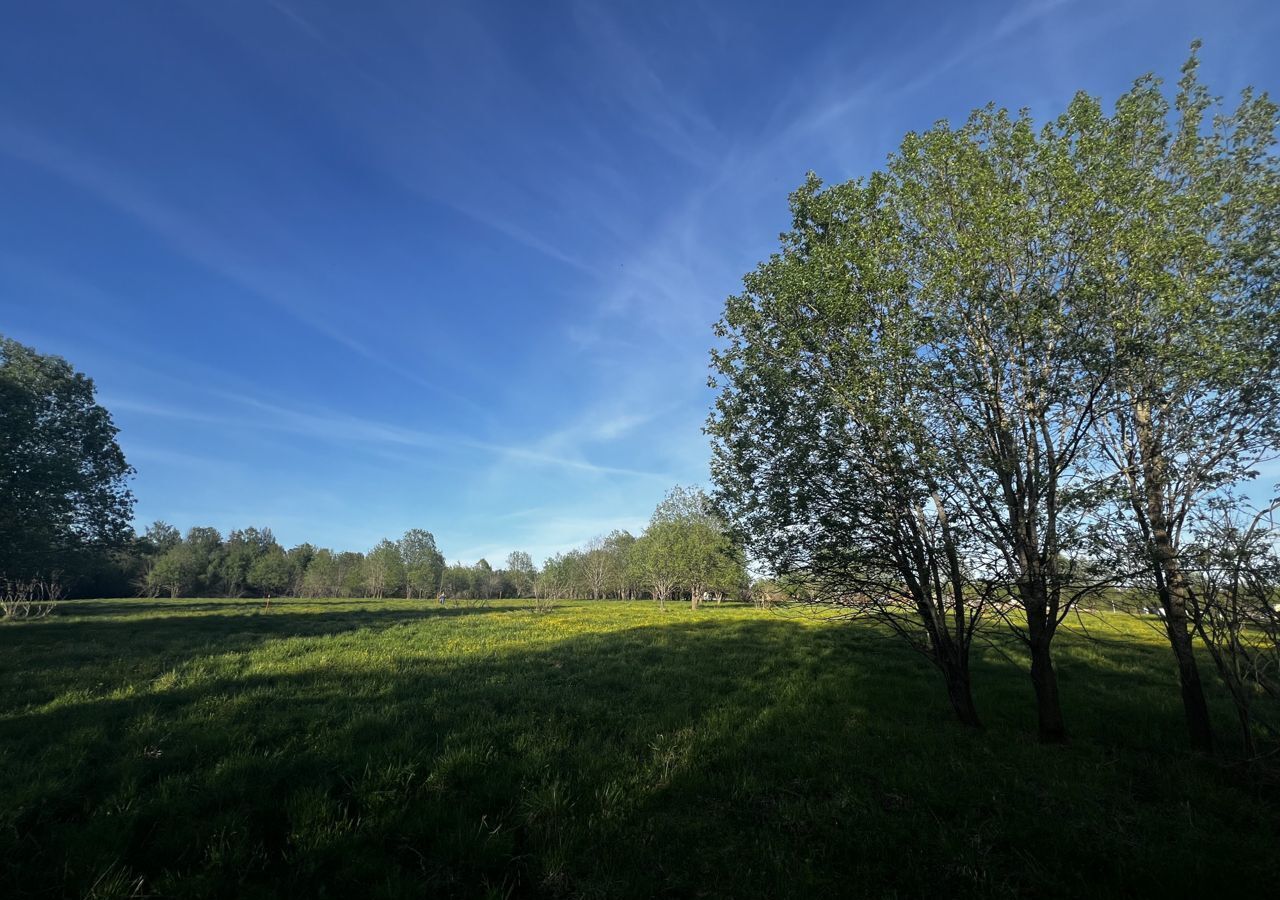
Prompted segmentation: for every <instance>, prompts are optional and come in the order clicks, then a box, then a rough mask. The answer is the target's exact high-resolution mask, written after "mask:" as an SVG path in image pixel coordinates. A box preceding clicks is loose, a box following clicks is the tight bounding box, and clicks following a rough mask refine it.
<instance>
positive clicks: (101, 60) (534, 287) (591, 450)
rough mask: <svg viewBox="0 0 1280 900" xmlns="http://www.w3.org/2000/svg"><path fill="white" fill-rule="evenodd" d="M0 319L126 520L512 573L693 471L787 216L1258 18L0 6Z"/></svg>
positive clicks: (1240, 59) (930, 10) (1216, 67)
mask: <svg viewBox="0 0 1280 900" xmlns="http://www.w3.org/2000/svg"><path fill="white" fill-rule="evenodd" d="M0 10H2V12H0V21H2V22H3V27H2V28H0V203H2V206H0V208H2V209H3V212H2V213H0V332H4V333H6V334H8V335H10V336H12V337H15V338H17V339H19V340H22V341H24V342H26V343H30V344H33V345H35V346H36V347H37V348H39V349H40V350H42V351H44V352H52V353H57V354H60V355H63V356H65V357H67V358H68V359H69V360H71V361H72V362H73V363H74V364H75V365H76V366H77V367H78V368H79V369H81V370H82V371H85V372H87V373H88V374H90V375H91V376H93V377H94V379H95V380H96V382H97V384H98V388H99V394H100V398H101V400H102V401H103V402H104V403H105V404H106V405H107V406H108V408H109V409H111V410H112V412H113V414H114V416H115V419H116V422H117V424H118V425H119V426H120V429H121V434H120V440H121V444H122V446H123V447H124V449H125V452H126V454H127V456H128V458H129V460H130V461H131V462H132V463H133V464H134V465H135V466H136V467H137V469H138V476H137V479H136V481H135V484H134V487H135V492H136V494H137V497H138V504H137V517H138V520H139V523H140V524H145V523H147V522H150V521H151V520H154V519H157V518H163V519H165V520H167V521H169V522H171V523H173V524H175V525H178V526H179V527H181V528H183V529H184V530H185V529H186V528H188V527H190V526H192V525H197V524H211V525H214V526H217V527H219V528H221V529H222V530H223V531H224V532H225V531H226V530H228V529H230V528H233V527H241V526H246V525H250V524H254V525H268V526H270V527H271V528H272V529H273V530H274V531H275V533H276V535H277V537H279V538H280V539H281V541H282V542H283V543H285V544H286V545H290V544H294V543H298V542H301V541H304V540H310V541H312V542H313V543H318V544H322V545H326V546H332V547H336V548H340V549H366V548H368V547H369V546H371V545H372V544H373V543H375V542H376V541H377V540H378V539H379V538H381V537H383V536H389V537H395V536H398V535H399V534H400V533H402V532H403V531H405V530H406V529H408V528H411V527H425V528H428V529H430V530H431V531H433V532H434V533H435V535H436V537H437V540H438V541H439V543H440V545H441V548H442V549H443V550H444V552H445V553H446V555H447V556H448V557H449V558H450V559H462V560H465V561H473V560H475V559H476V558H478V557H480V556H485V557H487V558H489V559H490V560H491V561H495V562H496V561H498V560H501V559H503V558H504V557H505V555H506V553H507V552H508V551H509V550H513V549H525V550H528V551H530V552H531V553H533V555H534V557H535V560H540V559H541V558H542V557H544V556H545V555H547V554H549V553H551V552H554V551H556V550H560V549H565V548H566V547H568V546H571V545H575V544H578V543H580V542H582V541H584V540H585V539H587V538H589V537H591V536H593V535H595V534H598V533H601V532H604V531H607V530H609V529H611V528H613V527H628V528H631V529H632V530H635V531H638V530H640V529H641V528H642V527H643V525H644V522H645V521H646V520H647V518H648V514H649V512H650V511H651V510H652V508H653V506H654V504H655V503H656V502H657V501H658V500H659V499H660V497H661V496H662V494H663V492H664V491H665V490H666V489H667V488H668V487H670V486H671V485H673V484H676V483H686V484H688V483H703V482H705V480H706V478H707V459H708V449H707V444H706V440H705V438H704V437H703V435H702V434H701V431H700V429H701V425H702V422H703V420H704V418H705V416H706V411H707V407H708V405H709V403H710V399H711V397H710V392H709V390H708V389H707V388H706V386H705V382H706V376H707V350H708V348H709V346H710V345H711V342H712V335H711V332H710V325H711V323H712V322H713V321H714V320H715V319H716V318H717V316H718V313H719V309H720V306H721V304H722V302H723V299H724V297H725V296H726V295H728V294H730V293H732V292H733V291H735V289H736V288H737V285H738V283H739V280H740V278H741V276H742V274H743V273H744V272H746V271H748V270H749V269H750V268H752V267H753V266H754V265H755V263H756V262H758V261H759V260H760V259H762V258H764V257H765V256H767V255H768V254H769V253H770V252H771V251H772V249H773V248H774V247H775V245H776V242H777V235H778V232H779V231H781V230H782V229H783V228H784V227H786V224H787V210H786V197H787V194H788V193H789V192H790V191H791V190H792V189H793V188H795V187H796V186H797V185H798V184H799V183H800V182H801V181H802V179H803V177H804V173H805V172H806V171H808V170H814V171H816V172H817V173H818V174H819V175H820V176H822V177H823V178H824V179H825V180H827V181H835V180H842V179H845V178H849V177H852V176H855V175H861V174H865V173H866V172H868V171H870V170H871V169H873V168H875V167H876V166H878V165H879V164H880V163H881V162H882V161H883V159H884V157H885V156H886V155H887V154H888V153H889V152H890V151H891V150H892V149H893V148H894V147H895V146H896V145H897V144H898V142H899V141H900V140H901V137H902V135H903V133H904V132H906V131H908V130H911V129H921V128H925V127H928V126H929V124H931V123H932V122H934V121H935V120H938V119H941V118H949V119H953V120H955V119H959V118H962V117H963V116H964V115H965V114H966V113H967V112H968V110H970V109H971V108H973V107H975V106H979V105H982V104H984V103H986V102H987V101H991V100H995V101H996V102H998V103H1000V104H1002V105H1006V106H1009V107H1011V108H1016V107H1021V106H1029V107H1031V108H1032V110H1033V111H1034V112H1036V113H1037V114H1039V115H1041V116H1044V115H1047V114H1054V113H1056V112H1058V111H1060V109H1061V108H1062V106H1063V105H1064V104H1065V103H1066V101H1067V100H1068V99H1069V98H1070V96H1071V94H1072V93H1073V92H1074V91H1075V90H1077V89H1084V90H1087V91H1089V92H1091V93H1094V94H1099V95H1102V96H1103V97H1104V98H1106V99H1108V100H1110V99H1111V98H1113V97H1114V96H1115V95H1116V94H1117V93H1119V92H1120V91H1122V90H1123V89H1124V88H1125V87H1127V86H1128V84H1129V83H1130V82H1131V81H1132V79H1133V78H1134V77H1135V76H1137V75H1139V74H1141V73H1142V72H1144V71H1148V70H1155V71H1157V72H1159V73H1161V74H1163V75H1165V76H1166V77H1168V78H1170V79H1174V78H1176V75H1177V69H1178V66H1179V64H1180V63H1181V61H1182V60H1183V59H1184V57H1185V55H1186V48H1187V45H1188V43H1189V42H1190V41H1191V39H1192V38H1193V37H1196V36H1199V37H1202V38H1203V39H1204V40H1205V42H1206V45H1205V49H1204V51H1203V54H1202V57H1203V60H1204V65H1203V74H1204V77H1205V79H1206V81H1207V82H1208V83H1209V85H1210V87H1211V88H1212V89H1213V90H1215V91H1216V92H1219V93H1225V94H1233V93H1235V92H1236V91H1238V90H1239V88H1240V87H1242V86H1243V85H1245V84H1249V83H1253V84H1256V85H1257V86H1258V87H1260V88H1264V89H1268V90H1271V91H1273V92H1276V91H1278V90H1280V53H1277V52H1276V49H1275V48H1276V46H1277V44H1278V43H1280V4H1277V3H1274V2H1253V3H1249V2H1216V3H1210V2H1202V3H1184V2H1154V0H1152V2H1086V0H1080V2H1073V0H1062V2H1054V0H1049V2H1030V3H1022V2H1012V0H1004V2H991V3H913V2H908V0H897V2H892V3H884V4H873V3H830V4H823V3H806V2H788V3H772V4H752V3H746V2H742V3H720V4H716V3H711V2H696V0H693V2H690V0H686V2H680V3H669V4H668V3H653V2H649V3H604V2H596V3H553V2H548V3H516V2H511V3H497V2H490V3H479V2H475V3H457V4H440V3H429V2H383V0H371V2H364V3H358V4H356V3H348V2H337V0H333V2H305V0H219V2H216V3H211V2H205V0H185V2H184V0H168V2H161V0H119V2H111V3H93V2H87V0H80V2H56V0H41V2H39V3H20V2H16V0H14V2H7V3H2V4H0Z"/></svg>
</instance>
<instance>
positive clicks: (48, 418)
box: [0, 336, 133, 578]
mask: <svg viewBox="0 0 1280 900" xmlns="http://www.w3.org/2000/svg"><path fill="white" fill-rule="evenodd" d="M116 434H117V429H116V427H115V424H114V423H113V422H112V421H111V415H110V413H108V412H107V410H105V409H104V408H103V407H102V406H100V405H99V404H98V402H97V400H96V399H95V391H94V384H93V381H92V380H91V379H90V378H88V377H86V376H85V375H82V374H81V373H79V372H77V371H75V370H74V369H73V368H72V367H71V365H70V364H69V363H67V362H66V360H63V359H61V358H59V357H56V356H46V355H43V354H40V353H38V352H36V351H35V350H34V349H32V348H31V347H27V346H25V345H23V344H20V343H18V342H17V341H14V340H10V339H9V338H5V337H2V336H0V460H3V463H2V464H0V574H2V575H5V576H8V577H13V578H26V577H30V576H32V575H36V574H44V575H50V574H52V573H53V572H54V571H55V570H62V571H64V572H65V571H67V570H69V569H73V568H74V567H76V566H77V564H78V561H79V559H80V558H81V557H82V555H83V554H84V553H85V552H92V551H97V550H102V549H106V548H112V547H119V546H123V545H124V544H125V543H126V542H127V541H129V540H130V539H131V538H132V530H131V529H130V526H129V521H130V518H131V517H132V513H133V495H132V493H130V491H129V488H128V479H129V476H130V475H131V474H132V473H133V469H132V468H131V467H130V466H129V464H128V463H127V462H126V461H125V458H124V453H123V452H121V450H120V445H119V444H118V443H117V442H116Z"/></svg>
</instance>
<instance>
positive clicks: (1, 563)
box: [0, 338, 749, 615]
mask: <svg viewBox="0 0 1280 900" xmlns="http://www.w3.org/2000/svg"><path fill="white" fill-rule="evenodd" d="M0 401H3V402H2V403H0V451H3V460H4V465H3V466H2V467H0V588H3V590H0V615H11V614H19V613H21V614H30V613H31V611H33V610H34V611H39V613H41V614H43V613H45V612H47V611H48V610H49V609H50V608H51V604H52V602H54V601H56V600H57V599H58V598H59V597H62V596H66V595H68V594H69V595H73V596H123V595H128V594H138V595H144V596H150V597H159V596H164V597H170V598H178V597H196V596H200V597H279V596H295V597H372V598H383V597H405V598H407V599H413V598H415V597H436V596H437V595H439V594H444V595H445V596H447V597H449V598H451V599H466V600H488V599H499V598H510V597H530V596H535V595H536V596H537V597H539V598H547V599H561V598H568V597H580V598H592V599H603V598H608V597H614V598H621V599H639V598H653V599H656V600H657V601H658V602H659V603H662V604H664V605H665V604H666V602H667V601H668V600H677V599H687V600H689V602H690V603H691V604H692V605H694V606H695V607H696V606H697V605H698V604H699V602H700V601H701V600H702V598H703V597H704V596H705V597H707V598H713V597H714V598H715V599H716V600H717V601H719V600H722V599H723V598H724V597H726V596H734V597H739V596H745V595H746V594H747V592H748V590H749V581H748V577H747V574H746V566H745V559H744V555H743V552H742V549H741V547H740V546H739V545H738V544H736V543H734V541H733V540H732V539H731V537H730V536H729V532H728V529H727V527H726V525H725V523H724V522H723V520H722V519H721V518H720V516H719V515H718V513H716V511H715V510H714V509H713V508H712V505H711V502H710V500H709V499H708V497H707V495H706V494H705V493H703V492H702V491H701V490H699V489H696V488H683V487H677V488H675V489H673V490H672V491H671V492H670V493H669V494H668V495H667V496H666V497H665V498H664V499H663V501H662V502H661V503H660V504H659V505H658V507H657V509H655V510H654V513H653V516H652V519H651V521H650V523H649V526H648V527H647V528H646V529H645V531H644V533H643V534H642V535H640V536H639V537H635V536H633V535H631V534H629V533H628V532H625V531H615V532H612V533H611V534H609V535H607V536H604V537H600V538H595V539H593V540H591V541H590V542H588V543H587V545H586V546H585V547H582V548H580V549H577V550H571V551H569V552H567V553H561V554H557V555H555V556H553V557H552V558H550V559H548V560H546V561H545V563H544V564H543V566H542V568H541V569H539V568H538V567H537V566H536V565H535V564H534V562H533V560H532V559H531V558H530V556H529V554H528V553H525V552H523V551H514V552H512V553H510V554H509V555H508V556H507V558H506V560H505V562H504V563H503V564H502V565H501V566H500V567H496V568H495V567H494V566H493V565H492V564H490V563H489V561H488V560H485V559H481V560H478V561H477V562H476V563H474V564H471V565H465V564H463V563H460V562H455V563H452V564H448V563H446V561H445V557H444V554H443V553H442V552H441V551H440V549H439V547H438V546H437V545H436V540H435V537H434V535H432V534H431V532H429V531H426V530H424V529H421V528H415V529H411V530H410V531H407V532H406V533H405V534H404V535H403V536H402V537H401V538H400V539H399V540H395V541H393V540H390V539H383V540H381V541H379V542H378V543H377V544H376V545H375V546H374V547H371V548H369V549H368V550H367V551H364V552H355V551H338V550H331V549H328V548H325V547H317V546H314V545H312V544H309V543H304V544H300V545H298V546H296V547H292V548H289V549H285V548H284V547H283V546H281V544H280V543H279V542H278V541H277V540H276V538H275V535H274V534H272V532H271V529H270V528H257V527H249V528H243V529H237V530H233V531H231V532H230V533H229V534H227V535H225V536H224V535H223V534H222V533H221V532H220V531H219V530H218V529H216V528H211V527H207V526H197V527H193V528H190V529H188V530H187V532H186V534H185V535H184V534H183V533H182V532H181V531H179V529H177V528H176V527H174V526H173V525H170V524H168V523H166V522H155V523H154V524H152V525H151V526H150V527H148V528H147V529H146V530H145V532H144V533H142V534H141V535H138V534H135V533H134V530H133V528H132V527H131V526H130V524H129V520H130V518H131V517H132V511H133V495H132V494H131V493H130V491H129V489H128V485H127V480H128V478H129V476H130V475H132V473H133V470H132V468H131V467H130V466H129V465H128V464H127V463H126V462H125V459H124V454H123V453H121V451H120V448H119V446H118V444H117V443H116V439H115V438H116V428H115V425H114V424H113V423H112V421H111V416H110V414H109V413H108V412H107V410H105V409H103V408H102V407H101V406H100V405H98V403H97V402H96V400H95V397H94V386H93V382H92V380H90V379H89V378H87V377H85V376H84V375H82V374H80V373H78V372H76V371H75V370H74V369H72V368H71V366H70V365H69V364H68V363H67V362H66V361H65V360H62V359H59V358H57V357H51V356H45V355H42V354H40V353H38V352H36V351H35V350H33V349H32V348H30V347H26V346H24V345H22V344H19V343H17V342H16V341H12V340H9V339H6V338H0Z"/></svg>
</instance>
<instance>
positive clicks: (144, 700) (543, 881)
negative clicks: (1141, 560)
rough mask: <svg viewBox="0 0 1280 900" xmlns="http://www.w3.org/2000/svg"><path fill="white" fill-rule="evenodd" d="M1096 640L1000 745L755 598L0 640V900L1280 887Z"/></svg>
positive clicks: (1157, 685) (998, 714) (1254, 826)
mask: <svg viewBox="0 0 1280 900" xmlns="http://www.w3.org/2000/svg"><path fill="white" fill-rule="evenodd" d="M1098 628H1099V630H1100V631H1101V632H1104V633H1106V636H1107V637H1109V638H1116V637H1118V636H1120V635H1119V632H1122V631H1123V632H1127V633H1128V635H1129V637H1130V640H1127V641H1126V642H1124V643H1114V644H1113V643H1099V642H1093V641H1088V640H1085V639H1083V638H1081V637H1080V636H1078V635H1065V636H1064V637H1063V638H1062V639H1061V643H1060V646H1059V654H1058V655H1059V660H1060V674H1061V679H1062V687H1063V691H1064V696H1065V706H1066V713H1067V716H1068V720H1069V724H1070V725H1071V727H1072V729H1073V733H1074V738H1075V740H1074V742H1073V743H1072V744H1071V745H1070V746H1068V747H1043V746H1040V745H1038V744H1036V743H1035V741H1034V737H1033V733H1034V722H1033V707H1032V703H1031V700H1030V687H1029V682H1028V680H1027V678H1026V677H1025V675H1024V674H1023V673H1022V672H1021V671H1019V669H1018V668H1016V667H1015V666H1014V665H1012V664H1011V663H1009V662H1007V661H1005V660H1004V659H1002V658H1001V657H1000V656H999V655H998V654H995V653H991V652H990V651H987V652H986V653H984V654H980V656H981V658H980V660H979V662H978V665H977V671H976V673H975V679H976V695H977V701H978V704H979V706H980V709H981V711H982V713H983V715H984V716H985V718H986V721H987V728H986V729H985V730H984V731H983V732H981V733H978V734H973V733H969V732H966V731H964V730H962V729H960V728H959V727H956V726H954V725H953V724H952V723H951V720H950V717H949V711H948V708H947V706H946V701H945V697H944V694H943V691H942V690H941V685H940V683H939V681H938V679H937V677H936V676H935V674H934V673H933V671H932V670H931V669H930V668H929V667H928V666H927V665H926V664H925V663H924V662H923V661H921V660H919V659H918V658H917V657H915V656H913V655H912V654H911V653H909V652H908V651H906V650H905V649H904V648H902V647H900V646H899V645H898V644H896V643H894V642H892V641H891V640H888V639H887V638H886V637H885V636H884V635H881V634H879V633H878V632H876V631H875V630H873V629H871V628H868V627H866V626H860V625H848V624H844V625H833V624H829V623H819V622H815V621H812V620H810V619H807V618H803V617H797V616H787V615H779V614H774V613H769V612H761V611H757V610H754V609H750V608H745V607H737V606H725V607H715V606H712V607H708V608H704V609H703V610H700V611H698V612H691V611H689V610H688V609H685V608H675V607H673V608H671V609H670V610H669V611H668V612H666V613H663V612H660V611H658V610H657V609H656V607H655V606H654V605H653V604H651V603H633V604H624V603H617V602H608V603H585V602H584V603H571V604H563V605H561V606H560V607H559V608H557V609H556V610H555V611H554V612H552V613H550V614H543V615H540V614H536V613H533V612H531V611H530V610H528V608H527V606H526V605H525V604H518V603H508V604H495V605H494V607H493V608H490V609H475V610H471V609H467V610H463V609H453V608H450V609H447V610H444V611H441V610H440V609H438V608H437V607H435V606H434V605H432V604H430V603H421V602H417V601H414V602H405V601H289V600H285V601H275V603H274V604H273V608H272V609H271V610H270V611H269V612H268V611H263V610H262V609H261V606H260V601H222V600H178V601H142V600H119V601H83V602H75V603H66V604H64V605H63V606H62V607H61V609H60V610H59V613H58V615H56V616H54V617H52V618H50V619H47V620H42V621H33V622H21V623H8V624H5V625H4V626H2V627H0V896H5V897H19V896H74V897H108V896H132V895H136V896H164V897H255V896H257V897H270V896H286V895H288V896H317V897H319V896H327V897H335V898H347V897H356V896H377V897H410V896H412V897H422V896H495V897H503V896H512V897H520V896H573V897H579V896H580V897H627V896H632V897H650V896H668V897H697V896H705V897H811V896H824V895H825V896H831V895H844V896H848V895H854V896H859V895H867V896H904V897H905V896H918V895H925V894H927V895H930V896H952V895H993V896H1063V895H1076V896H1080V895H1090V896H1095V897H1096V896H1114V895H1119V896H1124V895H1128V896H1152V895H1162V894H1163V895H1166V896H1167V895H1173V896H1191V895H1197V894H1200V895H1203V894H1208V893H1213V894H1219V893H1223V892H1237V891H1239V892H1242V891H1244V890H1247V889H1250V888H1252V889H1254V890H1257V891H1259V892H1268V893H1269V892H1270V890H1271V889H1273V888H1274V885H1275V879H1276V878H1277V877H1278V876H1280V861H1278V860H1277V837H1278V835H1280V827H1278V826H1280V805H1278V799H1277V798H1278V795H1277V791H1276V788H1275V786H1274V783H1273V782H1271V781H1269V780H1268V779H1266V778H1265V777H1261V776H1260V775H1259V774H1258V773H1257V772H1256V771H1252V772H1247V771H1243V770H1241V769H1240V768H1239V767H1233V766H1231V765H1227V764H1224V763H1216V762H1212V761H1205V760H1200V759H1196V758H1194V757H1192V756H1191V755H1190V754H1189V753H1187V752H1186V751H1185V750H1184V749H1183V747H1184V746H1185V739H1184V736H1183V727H1182V721H1181V717H1180V707H1179V704H1178V698H1177V691H1176V686H1175V681H1174V675H1173V672H1172V666H1171V664H1170V660H1169V658H1168V656H1169V654H1168V652H1167V651H1166V650H1165V649H1164V648H1163V647H1162V646H1161V644H1160V638H1159V635H1158V634H1156V633H1155V632H1154V631H1153V630H1151V629H1148V628H1146V627H1145V626H1143V625H1141V624H1137V623H1134V622H1133V621H1132V620H1129V619H1125V618H1123V617H1106V618H1105V619H1103V620H1102V621H1101V622H1100V623H1099V626H1098ZM1215 712H1216V713H1217V714H1218V715H1219V722H1220V724H1221V727H1222V730H1223V731H1224V732H1227V733H1229V729H1230V724H1231V720H1230V717H1229V713H1228V710H1227V709H1226V708H1225V707H1221V706H1219V707H1218V708H1217V709H1216V710H1215Z"/></svg>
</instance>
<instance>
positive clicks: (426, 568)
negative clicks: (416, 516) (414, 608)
mask: <svg viewBox="0 0 1280 900" xmlns="http://www.w3.org/2000/svg"><path fill="white" fill-rule="evenodd" d="M398 546H399V548H400V560H401V563H402V564H403V566H404V590H405V599H406V600H408V599H411V598H412V596H413V593H414V592H415V591H416V592H417V594H418V596H419V597H429V596H434V595H435V593H436V592H437V591H438V590H439V589H440V576H441V573H443V572H444V555H443V554H442V553H441V552H440V551H439V549H437V548H436V539H435V536H434V535H433V534H432V533H431V532H429V531H425V530H423V529H421V528H411V529H409V530H408V531H406V532H405V533H404V537H402V538H400V542H399V544H398Z"/></svg>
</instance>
